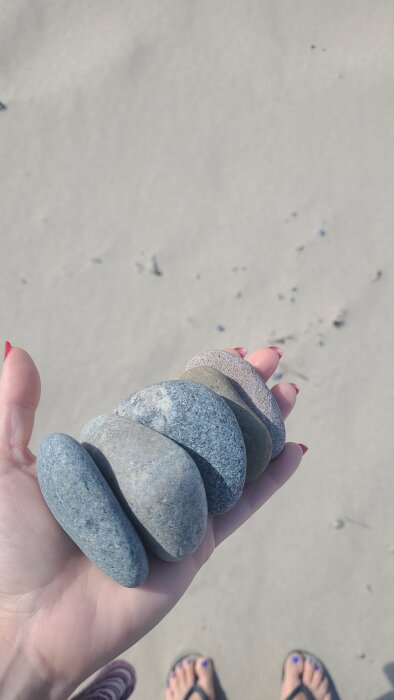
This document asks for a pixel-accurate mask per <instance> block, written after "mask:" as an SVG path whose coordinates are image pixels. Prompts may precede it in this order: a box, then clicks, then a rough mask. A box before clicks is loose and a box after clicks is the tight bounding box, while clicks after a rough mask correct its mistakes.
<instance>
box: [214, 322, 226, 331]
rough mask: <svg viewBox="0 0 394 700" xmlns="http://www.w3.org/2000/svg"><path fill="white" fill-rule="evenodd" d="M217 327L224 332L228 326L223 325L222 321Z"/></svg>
mask: <svg viewBox="0 0 394 700" xmlns="http://www.w3.org/2000/svg"><path fill="white" fill-rule="evenodd" d="M216 328H217V329H218V331H220V332H221V333H223V331H225V330H226V327H225V326H222V325H221V324H220V323H218V325H217V326H216Z"/></svg>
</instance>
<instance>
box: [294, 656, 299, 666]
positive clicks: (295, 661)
mask: <svg viewBox="0 0 394 700" xmlns="http://www.w3.org/2000/svg"><path fill="white" fill-rule="evenodd" d="M298 660H299V659H298V656H293V658H292V661H294V663H295V664H296V663H297V662H298Z"/></svg>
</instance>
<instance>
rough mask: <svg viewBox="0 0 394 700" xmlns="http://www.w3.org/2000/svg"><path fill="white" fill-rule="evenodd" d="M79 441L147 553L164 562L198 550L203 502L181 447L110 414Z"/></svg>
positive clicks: (204, 513) (194, 471)
mask: <svg viewBox="0 0 394 700" xmlns="http://www.w3.org/2000/svg"><path fill="white" fill-rule="evenodd" d="M80 440H81V442H82V445H83V447H84V448H85V450H86V451H87V452H89V454H90V455H91V456H92V457H93V459H94V461H95V462H96V464H97V466H98V467H99V469H100V470H101V472H102V474H103V476H104V477H105V479H106V480H107V481H108V483H109V485H110V486H111V489H112V490H113V492H114V494H115V495H116V497H117V498H118V500H119V502H120V503H121V505H122V507H123V509H124V511H125V513H126V515H128V517H129V518H130V519H131V521H132V522H133V524H134V526H135V528H136V530H137V531H138V533H139V535H140V537H141V539H142V541H143V543H144V545H145V546H146V548H147V549H149V550H150V551H151V552H153V553H154V554H156V556H158V557H159V558H160V559H164V560H165V561H179V560H181V559H184V558H185V557H187V556H188V555H189V554H191V553H192V552H194V551H195V549H197V547H198V545H199V544H200V543H201V540H202V539H203V537H204V534H205V530H206V526H207V510H208V508H207V499H206V495H205V490H204V484H203V482H202V479H201V476H200V472H199V471H198V469H197V466H196V465H195V463H194V461H193V459H192V458H191V457H190V455H189V454H188V453H187V452H186V451H185V450H184V449H182V447H180V446H179V445H178V444H177V443H176V442H174V441H173V440H170V439H169V438H167V437H165V436H164V435H161V434H160V433H157V432H156V431H154V430H151V429H150V428H147V427H146V426H145V425H141V424H140V423H137V422H135V421H132V420H130V419H129V418H123V417H119V416H117V415H115V414H111V415H106V416H98V417H97V418H93V419H92V420H91V421H89V423H87V424H86V425H85V426H84V427H83V428H82V432H81V435H80Z"/></svg>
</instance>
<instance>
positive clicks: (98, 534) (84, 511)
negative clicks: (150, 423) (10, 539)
mask: <svg viewBox="0 0 394 700" xmlns="http://www.w3.org/2000/svg"><path fill="white" fill-rule="evenodd" d="M37 476H38V483H39V485H40V489H41V492H42V495H43V497H44V499H45V501H46V503H47V505H48V508H49V509H50V511H51V512H52V514H53V516H54V517H55V518H56V520H57V521H58V523H59V524H60V525H61V526H62V528H63V530H65V531H66V532H67V534H68V535H69V536H70V537H71V539H72V540H74V542H75V544H77V545H78V547H79V548H80V549H81V550H82V552H83V553H84V554H85V555H86V556H87V557H88V558H89V559H90V560H91V561H92V562H93V563H94V564H96V566H98V567H99V568H100V569H101V570H102V571H104V573H105V574H107V576H110V577H111V578H112V579H114V580H115V581H117V582H118V583H120V584H121V585H122V586H127V587H128V588H134V587H136V586H139V585H140V584H142V583H143V582H144V581H145V580H146V578H147V576H148V573H149V566H148V559H147V556H146V552H145V549H144V547H143V544H142V542H141V540H140V538H139V536H138V535H137V533H136V531H135V529H134V527H133V525H132V524H131V522H130V520H129V519H128V517H127V516H126V515H125V513H124V512H123V510H122V508H121V506H120V504H119V503H118V501H117V499H116V498H115V496H114V494H113V493H112V491H111V489H110V488H109V486H108V484H107V482H106V480H105V479H104V477H103V476H102V475H101V473H100V471H99V469H98V468H97V466H96V464H95V463H94V461H93V459H92V458H91V457H90V455H89V454H88V453H87V452H86V451H85V450H84V449H83V447H81V445H80V444H79V442H77V440H74V438H72V437H70V436H69V435H65V434H64V433H52V434H51V435H48V437H46V438H44V440H43V441H42V442H41V444H40V447H39V451H38V455H37Z"/></svg>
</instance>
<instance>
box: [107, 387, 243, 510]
mask: <svg viewBox="0 0 394 700" xmlns="http://www.w3.org/2000/svg"><path fill="white" fill-rule="evenodd" d="M114 412H115V413H116V414H117V415H119V416H125V417H127V418H131V419H132V420H135V421H137V422H139V423H142V424H143V425H146V426H148V427H149V428H152V429H153V430H156V431H157V432H159V433H162V434H163V435H167V437H170V438H172V440H176V441H177V442H178V443H179V444H180V445H181V446H182V447H184V448H185V449H186V450H187V451H188V452H189V454H190V455H191V457H192V458H193V460H194V461H195V463H196V464H197V467H198V468H199V470H200V474H201V476H202V480H203V482H204V487H205V492H206V495H207V501H208V512H209V513H210V514H211V515H219V514H220V513H225V512H226V511H228V510H230V508H232V507H233V506H234V504H235V503H236V502H237V500H238V499H239V497H240V496H241V493H242V489H243V487H244V484H245V476H246V450H245V443H244V441H243V437H242V432H241V429H240V427H239V425H238V422H237V420H236V418H235V416H234V413H233V412H232V410H231V409H230V408H229V407H228V406H227V403H226V402H225V400H224V399H222V398H221V396H218V395H217V394H215V392H214V391H212V390H211V389H208V388H207V387H206V386H203V385H202V384H197V383H196V382H188V381H181V380H171V381H165V382H159V383H157V384H152V385H151V386H148V387H147V388H145V389H142V390H141V391H139V392H137V393H136V394H133V395H132V396H130V397H129V398H128V399H126V400H124V401H121V402H120V403H119V404H118V405H117V406H116V408H115V409H114Z"/></svg>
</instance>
